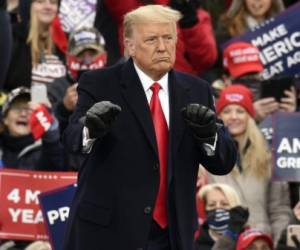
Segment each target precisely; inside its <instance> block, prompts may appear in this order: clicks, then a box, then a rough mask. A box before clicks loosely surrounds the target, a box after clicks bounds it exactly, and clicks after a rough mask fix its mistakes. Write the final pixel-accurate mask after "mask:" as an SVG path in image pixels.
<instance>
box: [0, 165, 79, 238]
mask: <svg viewBox="0 0 300 250" xmlns="http://www.w3.org/2000/svg"><path fill="white" fill-rule="evenodd" d="M76 180H77V173H75V172H45V171H27V170H11V169H10V170H9V169H1V170H0V238H1V239H14V240H45V239H48V235H47V233H46V228H45V226H44V221H43V216H42V211H41V209H40V206H39V201H38V195H39V194H40V193H42V192H46V191H49V190H52V189H57V188H60V187H63V186H66V185H69V184H73V183H75V182H76Z"/></svg>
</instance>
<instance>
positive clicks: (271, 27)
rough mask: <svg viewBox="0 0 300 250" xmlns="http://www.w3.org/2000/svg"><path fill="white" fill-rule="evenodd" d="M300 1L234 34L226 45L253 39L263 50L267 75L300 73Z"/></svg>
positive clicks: (261, 56)
mask: <svg viewBox="0 0 300 250" xmlns="http://www.w3.org/2000/svg"><path fill="white" fill-rule="evenodd" d="M299 14H300V3H297V4H294V5H292V6H291V7H290V8H289V9H287V10H286V11H284V12H282V13H280V14H279V15H277V16H276V17H275V18H271V19H269V20H267V21H266V22H264V23H263V24H262V25H260V26H258V27H256V28H255V29H254V30H251V31H249V32H247V33H245V34H243V35H241V36H238V37H234V38H233V39H231V40H229V41H228V42H226V43H225V44H223V45H222V47H223V48H225V47H227V46H228V45H229V44H231V43H233V42H236V41H246V42H251V43H252V44H253V45H255V46H256V47H257V48H258V49H259V50H260V58H261V60H262V63H263V64H264V68H265V70H264V71H263V73H262V77H263V78H264V79H269V78H271V77H273V76H275V75H278V76H283V75H284V76H295V77H297V76H299V75H300V21H299Z"/></svg>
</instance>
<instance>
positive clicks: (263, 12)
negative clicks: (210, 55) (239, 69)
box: [208, 0, 284, 82]
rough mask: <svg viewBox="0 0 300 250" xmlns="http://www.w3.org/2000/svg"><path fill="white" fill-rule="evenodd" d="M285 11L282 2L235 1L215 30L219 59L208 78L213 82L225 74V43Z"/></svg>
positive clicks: (278, 0) (221, 17) (276, 0)
mask: <svg viewBox="0 0 300 250" xmlns="http://www.w3.org/2000/svg"><path fill="white" fill-rule="evenodd" d="M283 10H284V4H283V1H282V0H264V1H256V0H245V1H243V0H233V1H232V3H231V5H230V7H229V8H228V10H227V11H226V12H225V13H224V14H223V15H221V16H220V20H219V22H218V23H219V26H218V27H217V28H216V30H215V37H216V42H217V48H218V59H217V62H216V64H215V65H214V66H213V67H212V69H211V70H210V71H209V72H208V78H209V79H210V80H211V81H212V82H213V81H214V80H216V79H218V78H220V77H221V76H222V74H223V73H224V70H223V65H222V54H223V52H222V49H221V45H222V44H223V43H225V42H227V41H228V40H230V39H231V38H233V37H235V36H239V35H241V34H243V33H245V32H247V31H249V30H252V29H254V28H255V27H257V26H258V25H260V24H261V23H263V22H264V21H266V20H268V19H270V18H272V17H274V16H276V15H277V14H279V13H280V12H281V11H283Z"/></svg>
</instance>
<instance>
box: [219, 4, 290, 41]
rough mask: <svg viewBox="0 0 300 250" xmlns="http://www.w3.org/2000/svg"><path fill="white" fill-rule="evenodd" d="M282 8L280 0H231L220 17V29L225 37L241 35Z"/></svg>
mask: <svg viewBox="0 0 300 250" xmlns="http://www.w3.org/2000/svg"><path fill="white" fill-rule="evenodd" d="M283 10H284V4H283V2H282V1H281V0H262V1H256V0H245V1H243V0H233V1H232V3H231V6H230V8H229V9H228V11H227V12H226V13H225V14H224V15H223V16H222V17H221V22H220V25H221V26H220V30H219V31H223V35H224V34H227V38H230V37H234V36H237V35H241V34H242V33H244V32H246V31H248V30H250V29H253V28H255V27H256V26H257V25H259V24H261V23H262V22H264V21H265V20H267V19H269V18H271V17H274V16H276V15H277V14H278V13H279V12H281V11H283Z"/></svg>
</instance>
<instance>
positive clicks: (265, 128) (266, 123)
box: [259, 115, 273, 146]
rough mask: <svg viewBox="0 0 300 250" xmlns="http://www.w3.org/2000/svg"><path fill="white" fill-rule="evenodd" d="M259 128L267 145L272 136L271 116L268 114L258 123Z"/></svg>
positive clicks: (270, 143)
mask: <svg viewBox="0 0 300 250" xmlns="http://www.w3.org/2000/svg"><path fill="white" fill-rule="evenodd" d="M259 129H260V131H261V132H262V134H263V136H264V137H265V139H266V141H267V142H268V143H269V145H270V146H271V145H272V138H273V124H272V116H271V115H268V116H267V117H266V118H265V119H264V120H263V121H262V122H261V123H260V124H259Z"/></svg>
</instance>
